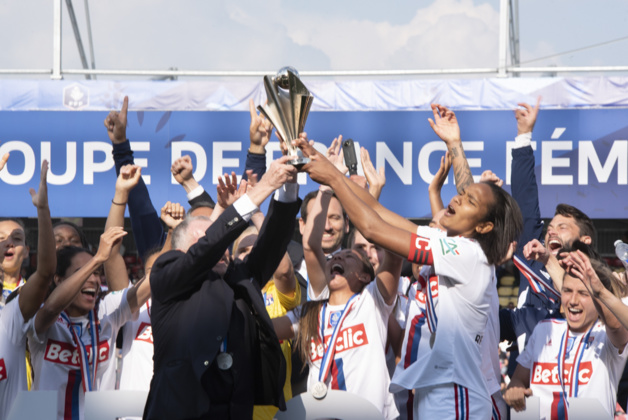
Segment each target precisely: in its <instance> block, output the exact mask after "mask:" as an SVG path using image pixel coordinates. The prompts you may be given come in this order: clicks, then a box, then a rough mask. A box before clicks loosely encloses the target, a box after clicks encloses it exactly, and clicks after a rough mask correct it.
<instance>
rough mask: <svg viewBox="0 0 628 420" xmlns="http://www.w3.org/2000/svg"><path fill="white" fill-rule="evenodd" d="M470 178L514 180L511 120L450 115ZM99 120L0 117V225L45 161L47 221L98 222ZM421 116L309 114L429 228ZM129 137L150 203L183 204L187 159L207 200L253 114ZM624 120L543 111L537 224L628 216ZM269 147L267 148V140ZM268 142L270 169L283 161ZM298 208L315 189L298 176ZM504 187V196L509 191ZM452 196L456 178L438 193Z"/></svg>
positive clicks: (625, 116) (106, 188) (162, 118)
mask: <svg viewBox="0 0 628 420" xmlns="http://www.w3.org/2000/svg"><path fill="white" fill-rule="evenodd" d="M456 114H457V116H458V119H459V121H460V127H461V132H462V140H463V142H464V148H465V151H466V154H467V158H468V159H469V163H470V166H471V171H472V173H473V174H474V175H475V176H477V177H479V175H480V174H481V173H482V171H484V170H486V169H491V170H492V171H493V172H495V173H497V175H498V176H500V177H502V178H504V179H506V180H507V181H508V180H509V179H510V169H509V168H510V159H509V156H510V147H512V144H513V142H514V137H515V135H516V121H515V118H514V115H513V112H512V111H458V112H457V113H456ZM106 115H107V113H106V112H96V111H0V126H1V127H2V135H1V136H0V154H4V153H6V152H10V153H11V157H10V159H9V162H8V164H7V167H6V168H5V169H4V170H2V172H0V188H2V191H3V194H2V196H3V199H2V205H0V216H3V217H32V216H35V215H36V212H35V208H34V207H33V205H32V203H31V199H30V196H29V193H28V189H29V188H35V189H37V186H38V182H39V172H40V167H41V160H42V159H49V160H50V162H51V164H50V170H51V173H50V174H49V178H48V180H49V196H50V203H51V212H52V216H53V217H105V216H106V215H107V212H108V210H109V205H110V203H111V198H112V197H113V193H114V184H115V171H114V168H113V158H112V155H111V143H110V142H109V139H108V137H107V133H106V130H105V128H104V127H103V120H104V118H105V117H106ZM431 116H432V114H431V112H429V111H371V112H368V111H354V112H351V111H344V112H340V111H338V112H312V113H310V116H309V119H308V122H307V125H306V131H307V132H308V135H309V138H310V139H314V140H315V141H316V142H317V143H319V144H318V147H320V148H321V149H323V148H326V146H327V145H329V144H330V142H331V140H332V139H333V138H334V137H336V136H337V135H338V134H342V135H343V136H344V137H345V138H353V139H354V141H355V142H357V143H359V145H360V146H363V147H365V148H366V149H367V150H368V151H369V152H370V155H371V159H372V160H373V164H374V165H375V166H376V167H380V166H384V167H385V170H386V180H387V182H386V187H385V188H384V191H383V193H382V197H381V201H382V203H383V204H384V205H385V206H386V207H388V208H390V209H391V210H393V211H395V212H397V213H399V214H401V215H403V216H405V217H429V216H430V206H429V202H428V194H427V186H428V184H429V182H430V181H431V178H432V176H433V174H434V173H435V172H436V171H437V169H438V165H439V163H440V157H441V156H442V155H443V154H444V150H445V145H444V143H442V141H440V140H439V139H438V137H437V136H436V135H435V134H434V132H433V131H432V129H431V128H430V126H429V123H428V121H427V119H428V118H429V117H431ZM128 120H129V124H128V129H127V135H128V137H129V139H130V140H131V142H132V148H133V149H134V151H135V159H136V163H137V164H139V165H140V166H143V169H142V174H143V176H144V177H145V180H146V183H147V184H148V189H149V191H150V195H151V199H152V201H153V204H154V205H155V207H157V208H160V207H161V206H162V205H163V204H164V203H165V202H166V201H177V202H181V203H186V201H187V200H186V196H185V192H184V190H183V188H182V187H180V186H179V185H178V184H177V183H176V182H175V181H174V179H173V178H172V176H171V174H170V166H171V164H172V162H173V161H174V160H175V159H176V158H178V157H179V156H181V155H185V154H189V155H191V156H192V159H193V162H194V166H195V171H196V172H195V176H196V179H197V180H198V181H199V182H200V183H201V185H203V186H204V187H205V188H206V189H207V190H208V192H209V193H210V194H211V195H212V196H213V197H215V184H216V181H215V180H216V177H217V176H218V175H219V174H222V173H224V172H231V171H235V172H236V173H238V174H241V173H242V172H243V170H244V162H245V159H246V152H247V149H248V147H249V141H248V136H249V135H248V127H249V114H248V112H241V111H208V112H199V111H172V112H170V111H168V112H164V111H146V112H129V117H128ZM627 124H628V110H627V109H569V110H542V111H541V113H540V114H539V118H538V122H537V124H536V127H535V130H534V135H533V141H534V143H535V147H536V151H535V156H536V164H537V168H536V175H537V181H538V184H539V195H540V204H541V212H542V215H543V217H552V216H553V212H554V208H555V207H556V205H557V204H558V203H561V202H564V203H569V204H572V205H575V206H576V207H578V208H580V209H581V210H583V211H584V212H586V213H587V214H588V215H589V216H590V217H592V218H625V217H626V214H628V213H627V211H628V199H627V198H626V197H627V193H628V188H627V185H628V126H627ZM273 140H274V139H273ZM278 149H279V147H278V144H277V142H276V141H274V142H271V144H270V145H269V146H268V147H267V161H268V162H270V161H271V160H272V159H273V158H277V157H279V151H278ZM300 182H301V183H303V185H302V186H301V194H300V195H301V196H303V195H305V193H306V192H308V191H310V190H312V189H314V188H316V187H317V185H316V184H315V183H314V182H312V181H311V180H309V179H308V178H307V177H306V176H305V175H302V177H301V179H300ZM508 184H509V182H507V183H506V185H505V188H506V189H508V190H510V187H509V185H508ZM454 194H455V187H454V186H453V175H451V176H450V180H449V182H448V184H447V185H445V187H444V188H443V201H444V202H445V203H447V202H448V201H449V200H450V199H451V197H452V196H453V195H454Z"/></svg>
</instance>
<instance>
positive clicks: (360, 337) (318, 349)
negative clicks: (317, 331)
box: [310, 324, 369, 362]
mask: <svg viewBox="0 0 628 420" xmlns="http://www.w3.org/2000/svg"><path fill="white" fill-rule="evenodd" d="M330 339H331V335H328V336H325V343H326V346H325V348H327V346H329V340H330ZM368 343H369V339H368V337H367V336H366V330H365V329H364V324H358V325H352V326H351V327H347V328H344V329H342V330H340V331H339V332H338V338H337V339H336V354H338V353H342V352H343V351H346V350H351V349H355V348H358V347H362V346H366V345H367V344H368ZM324 354H325V351H324V349H323V345H322V344H320V343H318V344H316V343H315V342H314V341H312V343H311V344H310V360H311V361H312V362H315V361H317V360H320V359H322V358H323V355H324Z"/></svg>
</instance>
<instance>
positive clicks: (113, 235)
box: [94, 226, 127, 263]
mask: <svg viewBox="0 0 628 420" xmlns="http://www.w3.org/2000/svg"><path fill="white" fill-rule="evenodd" d="M126 234H127V232H125V231H124V229H123V228H122V227H121V226H112V227H110V228H107V230H106V231H105V232H104V233H103V234H102V235H100V243H99V245H98V251H97V252H96V255H95V256H94V257H95V258H97V260H98V261H99V262H100V263H104V262H105V261H107V260H108V259H109V257H110V256H111V250H112V249H113V247H114V246H116V245H117V244H119V243H120V242H121V241H122V238H123V237H124V236H126Z"/></svg>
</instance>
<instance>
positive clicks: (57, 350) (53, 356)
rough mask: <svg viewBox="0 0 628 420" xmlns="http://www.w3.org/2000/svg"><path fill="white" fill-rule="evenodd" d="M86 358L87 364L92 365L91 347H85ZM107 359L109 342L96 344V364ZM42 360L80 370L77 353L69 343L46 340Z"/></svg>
mask: <svg viewBox="0 0 628 420" xmlns="http://www.w3.org/2000/svg"><path fill="white" fill-rule="evenodd" d="M85 350H86V351H87V357H88V359H89V362H90V363H92V360H93V356H92V346H91V345H86V346H85ZM107 359H109V342H108V341H101V342H100V343H99V344H98V362H99V363H100V362H104V361H106V360H107ZM44 360H47V361H49V362H52V363H59V364H62V365H68V366H73V367H76V368H80V366H81V365H80V363H81V362H80V360H79V352H78V349H77V348H76V347H74V345H72V344H69V343H63V342H61V341H55V340H48V342H47V343H46V352H45V353H44Z"/></svg>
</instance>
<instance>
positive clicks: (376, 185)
mask: <svg viewBox="0 0 628 420" xmlns="http://www.w3.org/2000/svg"><path fill="white" fill-rule="evenodd" d="M360 160H361V161H362V170H364V176H365V177H366V180H367V182H368V184H369V193H370V194H371V195H372V196H373V198H375V199H376V200H377V201H379V196H380V195H381V194H382V190H383V189H384V186H385V185H386V172H385V171H384V168H383V167H381V168H379V169H377V170H376V169H375V166H373V162H371V156H369V152H368V150H366V149H364V148H362V149H360Z"/></svg>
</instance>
